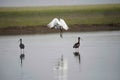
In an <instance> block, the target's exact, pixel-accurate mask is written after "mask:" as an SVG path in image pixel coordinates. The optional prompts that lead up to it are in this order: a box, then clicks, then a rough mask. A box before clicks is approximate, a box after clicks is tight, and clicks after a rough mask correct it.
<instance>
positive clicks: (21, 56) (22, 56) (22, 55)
mask: <svg viewBox="0 0 120 80" xmlns="http://www.w3.org/2000/svg"><path fill="white" fill-rule="evenodd" d="M24 59H25V54H20V60H21V67H22V64H23V60H24Z"/></svg>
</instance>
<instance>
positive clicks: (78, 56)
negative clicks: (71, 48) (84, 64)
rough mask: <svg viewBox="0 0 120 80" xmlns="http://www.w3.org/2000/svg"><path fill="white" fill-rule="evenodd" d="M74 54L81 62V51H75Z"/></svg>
mask: <svg viewBox="0 0 120 80" xmlns="http://www.w3.org/2000/svg"><path fill="white" fill-rule="evenodd" d="M73 54H74V56H75V57H76V59H77V60H79V64H80V62H81V60H80V53H79V52H73Z"/></svg>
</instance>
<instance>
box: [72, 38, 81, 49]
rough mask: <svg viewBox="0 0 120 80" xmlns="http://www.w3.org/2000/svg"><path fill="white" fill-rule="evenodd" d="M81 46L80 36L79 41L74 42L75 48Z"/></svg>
mask: <svg viewBox="0 0 120 80" xmlns="http://www.w3.org/2000/svg"><path fill="white" fill-rule="evenodd" d="M79 46H80V37H78V42H77V43H75V44H74V46H73V48H79Z"/></svg>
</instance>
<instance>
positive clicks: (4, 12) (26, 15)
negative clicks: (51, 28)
mask: <svg viewBox="0 0 120 80" xmlns="http://www.w3.org/2000/svg"><path fill="white" fill-rule="evenodd" d="M55 17H57V18H63V19H65V21H66V23H67V24H68V25H69V26H74V25H76V24H78V25H81V24H86V25H94V24H100V25H102V24H103V25H107V24H112V25H113V24H114V25H119V24H120V4H108V5H107V4H106V5H88V6H51V7H20V8H19V7H17V8H16V7H10V8H7V7H6V8H2V7H1V8H0V28H5V27H17V26H46V25H47V24H48V23H49V22H50V21H51V20H52V19H53V18H55Z"/></svg>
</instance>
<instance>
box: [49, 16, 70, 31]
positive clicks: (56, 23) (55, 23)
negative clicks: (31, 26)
mask: <svg viewBox="0 0 120 80" xmlns="http://www.w3.org/2000/svg"><path fill="white" fill-rule="evenodd" d="M48 27H49V28H53V27H54V28H55V29H60V27H62V28H63V29H65V30H68V29H69V28H68V26H67V24H66V23H65V21H64V20H63V19H60V20H58V19H57V18H54V19H53V20H52V21H51V22H50V23H49V24H48Z"/></svg>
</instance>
